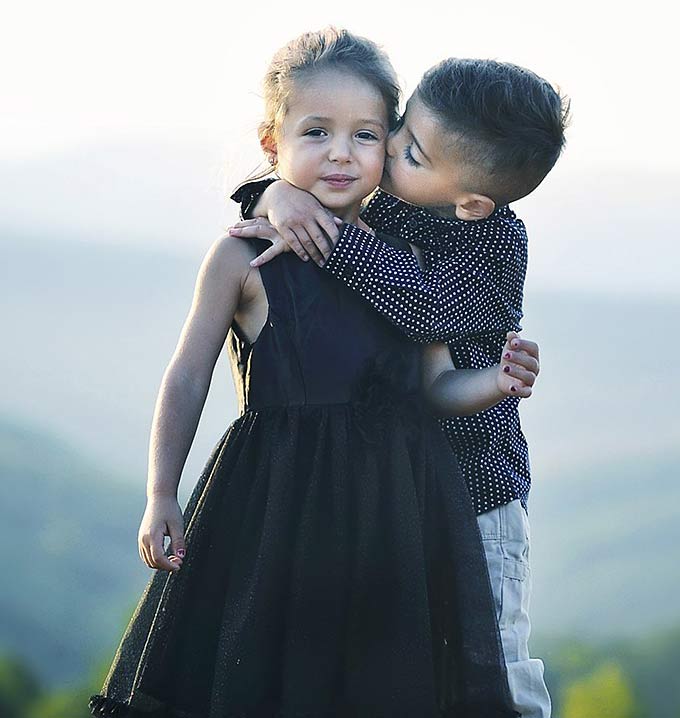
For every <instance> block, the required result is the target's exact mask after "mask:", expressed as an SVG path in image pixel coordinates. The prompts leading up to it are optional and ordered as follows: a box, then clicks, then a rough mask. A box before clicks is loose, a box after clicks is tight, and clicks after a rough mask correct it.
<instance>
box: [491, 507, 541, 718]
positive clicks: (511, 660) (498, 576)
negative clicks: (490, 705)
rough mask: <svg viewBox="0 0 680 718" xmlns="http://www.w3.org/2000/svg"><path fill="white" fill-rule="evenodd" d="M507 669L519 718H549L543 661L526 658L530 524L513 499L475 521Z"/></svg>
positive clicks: (529, 625)
mask: <svg viewBox="0 0 680 718" xmlns="http://www.w3.org/2000/svg"><path fill="white" fill-rule="evenodd" d="M477 520H478V523H479V529H480V531H481V534H482V542H483V544H484V551H485V552H486V560H487V563H488V566H489V577H490V578H491V586H492V589H493V594H494V599H495V601H496V615H497V617H498V626H499V628H500V634H501V642H502V644H503V652H504V654H505V662H506V664H507V667H508V682H509V684H510V693H511V694H512V698H513V701H514V703H515V710H517V711H519V712H520V713H521V714H522V718H550V710H551V703H550V695H549V694H548V689H547V688H546V685H545V681H544V679H543V661H541V660H540V658H531V657H530V656H529V645H528V642H529V633H530V631H531V624H530V621H529V596H530V594H531V568H530V565H529V539H530V534H529V519H528V517H527V513H526V511H525V510H524V509H523V508H522V505H521V503H520V501H519V499H517V500H516V501H511V502H510V503H509V504H505V505H504V506H499V507H498V508H496V509H492V510H491V511H488V512H486V513H484V514H480V515H479V516H478V517H477Z"/></svg>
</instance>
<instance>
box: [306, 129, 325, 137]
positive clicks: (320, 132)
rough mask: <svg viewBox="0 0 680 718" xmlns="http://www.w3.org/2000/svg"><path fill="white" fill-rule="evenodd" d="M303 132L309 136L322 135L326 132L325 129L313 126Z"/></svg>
mask: <svg viewBox="0 0 680 718" xmlns="http://www.w3.org/2000/svg"><path fill="white" fill-rule="evenodd" d="M304 134H305V135H309V136H310V137H323V135H325V134H326V130H322V129H321V128H320V127H313V128H312V129H311V130H307V132H305V133H304Z"/></svg>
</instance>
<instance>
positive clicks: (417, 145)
mask: <svg viewBox="0 0 680 718" xmlns="http://www.w3.org/2000/svg"><path fill="white" fill-rule="evenodd" d="M411 99H412V98H409V101H408V102H407V103H406V107H404V114H403V115H402V116H401V121H402V122H403V123H404V127H405V128H406V131H407V132H408V133H409V135H411V138H412V139H413V142H414V143H415V146H416V147H417V148H418V151H419V152H420V154H421V155H422V156H423V157H424V158H425V159H426V160H427V161H428V162H429V163H430V164H432V160H431V159H430V158H429V157H428V156H427V155H426V154H425V153H424V152H423V148H422V147H421V145H420V142H418V139H417V138H416V136H415V135H414V134H413V130H412V129H411V128H410V127H409V126H408V124H407V118H406V115H407V114H408V106H409V105H410V104H411Z"/></svg>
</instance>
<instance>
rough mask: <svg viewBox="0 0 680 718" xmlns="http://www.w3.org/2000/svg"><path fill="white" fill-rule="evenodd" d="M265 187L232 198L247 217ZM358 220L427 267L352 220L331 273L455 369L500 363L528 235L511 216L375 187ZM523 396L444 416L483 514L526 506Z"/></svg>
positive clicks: (515, 319)
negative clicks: (441, 348) (412, 199)
mask: <svg viewBox="0 0 680 718" xmlns="http://www.w3.org/2000/svg"><path fill="white" fill-rule="evenodd" d="M267 184H268V182H266V181H265V182H253V183H249V184H245V185H242V186H241V187H240V188H239V189H238V190H237V192H235V193H234V195H232V199H234V200H235V201H238V202H241V203H242V204H241V211H242V216H247V213H248V211H249V209H250V208H251V207H252V206H253V205H254V203H255V202H256V200H257V198H258V197H259V195H260V194H261V193H262V192H263V191H264V188H265V187H266V185H267ZM362 219H364V220H365V221H366V223H367V224H369V225H370V226H371V227H373V228H374V229H375V230H376V231H379V232H382V233H385V234H390V235H392V236H395V237H399V238H400V239H403V240H406V241H408V242H411V243H412V244H414V245H416V246H418V247H420V248H421V249H422V250H423V259H424V266H423V268H422V269H421V267H420V266H419V264H418V261H417V259H416V258H415V256H414V255H413V254H411V253H410V252H405V251H401V250H399V249H397V248H395V247H393V246H391V245H390V244H387V243H386V242H384V241H383V240H382V239H380V238H379V237H376V236H375V235H372V234H369V233H367V232H364V231H362V230H361V229H359V228H358V227H356V226H354V225H351V224H346V225H344V226H343V228H342V231H341V235H340V239H339V240H338V242H337V244H336V246H335V249H334V251H333V252H332V254H331V255H330V257H329V259H328V260H327V262H326V264H325V265H324V267H325V269H326V270H327V271H329V272H330V273H331V274H332V275H333V276H335V277H337V278H338V279H340V280H341V281H343V282H344V283H345V284H347V286H348V287H350V288H351V289H353V290H354V291H356V292H358V293H359V294H360V295H361V296H362V297H364V298H365V299H366V300H367V301H369V302H370V303H371V304H372V305H373V306H374V307H375V309H377V310H378V311H379V312H380V313H381V314H383V315H384V316H385V317H386V318H387V319H389V320H390V321H391V322H393V323H394V324H395V325H396V326H398V327H399V328H401V329H402V330H403V331H404V332H405V333H406V334H407V335H408V336H409V337H411V338H412V339H413V340H414V341H419V342H433V341H444V342H447V343H448V345H449V350H450V352H451V358H452V360H453V363H454V365H455V366H456V367H457V368H460V369H463V368H477V369H481V368H484V367H488V366H493V365H494V364H497V363H498V362H499V361H500V356H501V351H502V348H503V345H504V344H505V335H506V333H507V332H508V331H510V330H513V331H520V330H521V326H520V323H519V322H520V320H521V318H522V295H523V286H524V278H525V274H526V267H527V236H526V230H525V227H524V223H523V222H522V221H521V220H520V219H519V218H517V216H516V215H515V213H514V212H513V211H512V210H511V209H510V208H509V207H507V206H506V207H499V208H498V209H496V210H495V211H494V212H493V213H492V214H491V215H490V216H489V217H487V218H486V219H484V220H480V221H477V222H464V221H462V220H458V219H451V218H448V217H439V216H438V215H435V214H433V213H431V212H429V211H428V210H425V209H423V208H421V207H416V206H414V205H410V204H407V203H405V202H402V201H401V200H398V199H397V198H395V197H392V196H391V195H388V194H386V193H384V192H380V191H378V192H376V193H375V194H374V195H373V197H372V198H371V200H370V201H369V203H368V205H367V206H366V207H365V208H364V211H363V212H362ZM519 401H520V400H519V399H518V398H514V397H508V398H507V399H505V400H504V401H502V402H501V403H500V404H497V405H496V406H494V407H492V408H490V409H487V410H486V411H483V412H480V413H479V414H475V415H473V416H461V417H451V418H447V419H442V420H441V421H440V423H441V426H442V428H443V430H444V432H445V433H446V436H447V437H448V439H449V442H450V443H451V446H452V447H453V449H454V451H455V452H456V455H457V457H458V461H459V463H460V466H461V469H462V471H463V474H464V476H465V479H466V481H467V485H468V487H469V489H470V493H471V496H472V499H473V502H474V505H475V510H476V512H477V513H478V514H482V513H485V512H486V511H490V510H491V509H494V508H496V507H498V506H502V505H503V504H506V503H509V502H510V501H513V500H515V499H520V501H521V502H522V505H523V506H524V507H525V508H527V501H528V497H529V488H530V484H531V478H530V465H529V452H528V447H527V443H526V439H525V438H524V434H523V433H522V430H521V426H520V420H519V412H518V406H519Z"/></svg>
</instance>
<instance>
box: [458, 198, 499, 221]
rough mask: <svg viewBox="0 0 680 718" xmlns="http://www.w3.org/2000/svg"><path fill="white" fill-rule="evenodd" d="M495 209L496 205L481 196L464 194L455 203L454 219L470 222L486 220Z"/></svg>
mask: <svg viewBox="0 0 680 718" xmlns="http://www.w3.org/2000/svg"><path fill="white" fill-rule="evenodd" d="M494 209H496V203H495V202H494V201H493V200H492V199H491V198H490V197H487V196H486V195H483V194H465V195H464V196H463V197H462V198H461V200H460V201H459V202H457V203H456V217H458V219H462V220H465V221H466V222H472V221H474V220H477V219H486V218H487V217H488V216H489V215H490V214H491V213H492V212H493V211H494Z"/></svg>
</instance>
